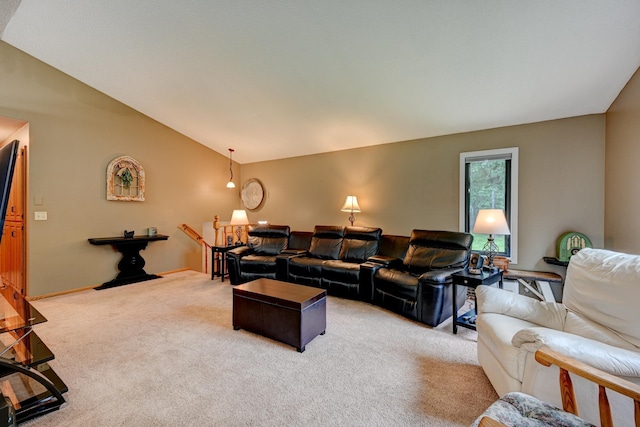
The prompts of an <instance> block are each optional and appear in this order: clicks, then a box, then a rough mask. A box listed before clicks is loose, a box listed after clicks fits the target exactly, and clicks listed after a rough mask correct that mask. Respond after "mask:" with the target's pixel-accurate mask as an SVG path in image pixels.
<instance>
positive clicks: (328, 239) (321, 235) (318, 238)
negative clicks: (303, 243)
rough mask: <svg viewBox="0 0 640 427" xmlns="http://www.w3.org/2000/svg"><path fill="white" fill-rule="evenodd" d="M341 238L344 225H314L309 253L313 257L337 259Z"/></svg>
mask: <svg viewBox="0 0 640 427" xmlns="http://www.w3.org/2000/svg"><path fill="white" fill-rule="evenodd" d="M343 238H344V227H339V226H333V225H316V228H315V230H314V232H313V237H312V238H311V245H310V246H309V255H310V256H312V257H314V258H322V259H338V257H339V256H340V249H341V248H342V240H343Z"/></svg>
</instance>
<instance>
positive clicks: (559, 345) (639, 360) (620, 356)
mask: <svg viewBox="0 0 640 427" xmlns="http://www.w3.org/2000/svg"><path fill="white" fill-rule="evenodd" d="M511 343H512V344H513V345H514V346H515V347H518V348H520V349H521V350H524V351H527V352H531V353H535V352H536V351H537V350H538V349H539V348H540V347H542V346H543V345H546V346H547V347H549V348H550V349H552V350H555V351H557V352H558V353H562V354H564V355H566V356H569V357H572V358H574V359H576V360H578V361H580V362H583V363H586V364H587V365H590V366H593V367H594V368H598V369H600V370H602V371H604V372H607V373H609V374H612V375H616V376H621V377H627V378H640V353H637V352H634V351H631V350H627V349H624V348H619V347H614V346H611V345H608V344H604V343H601V342H599V341H595V340H592V339H589V338H584V337H581V336H579V335H574V334H570V333H567V332H563V331H556V330H553V329H548V328H537V327H536V328H527V329H522V330H520V331H519V332H518V333H516V334H515V335H514V336H513V339H512V340H511Z"/></svg>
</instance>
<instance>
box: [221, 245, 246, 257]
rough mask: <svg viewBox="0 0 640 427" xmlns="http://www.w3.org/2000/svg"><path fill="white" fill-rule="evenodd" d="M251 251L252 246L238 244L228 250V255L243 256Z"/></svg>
mask: <svg viewBox="0 0 640 427" xmlns="http://www.w3.org/2000/svg"><path fill="white" fill-rule="evenodd" d="M250 251H251V248H250V247H249V246H238V247H237V248H233V249H231V250H229V251H227V257H236V258H241V257H243V256H245V255H248V254H249V252H250Z"/></svg>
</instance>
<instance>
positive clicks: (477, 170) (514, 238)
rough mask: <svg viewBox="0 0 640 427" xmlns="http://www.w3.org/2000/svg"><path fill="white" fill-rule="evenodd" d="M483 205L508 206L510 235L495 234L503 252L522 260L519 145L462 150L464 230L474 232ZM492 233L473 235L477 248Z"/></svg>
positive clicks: (506, 213) (478, 249) (513, 259)
mask: <svg viewBox="0 0 640 427" xmlns="http://www.w3.org/2000/svg"><path fill="white" fill-rule="evenodd" d="M480 209H502V210H504V213H505V217H506V218H507V224H509V229H510V230H511V235H510V236H494V238H495V243H496V244H497V245H498V248H499V249H500V252H499V255H502V256H506V257H509V258H510V259H511V262H512V263H514V264H517V262H518V148H517V147H514V148H504V149H498V150H485V151H473V152H468V153H460V231H465V232H468V233H469V232H471V230H473V226H474V223H475V221H476V216H477V215H478V211H479V210H480ZM488 237H489V236H488V235H486V234H474V235H473V247H472V249H473V250H474V251H481V250H482V247H483V246H484V244H485V243H486V242H487V238H488Z"/></svg>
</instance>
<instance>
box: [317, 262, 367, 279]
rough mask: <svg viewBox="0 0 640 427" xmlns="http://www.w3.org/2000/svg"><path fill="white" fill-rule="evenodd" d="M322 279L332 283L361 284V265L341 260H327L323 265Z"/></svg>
mask: <svg viewBox="0 0 640 427" xmlns="http://www.w3.org/2000/svg"><path fill="white" fill-rule="evenodd" d="M322 278H323V279H325V280H329V281H332V282H341V283H359V281H360V264H356V263H353V262H344V261H341V260H326V261H325V262H324V263H322Z"/></svg>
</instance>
